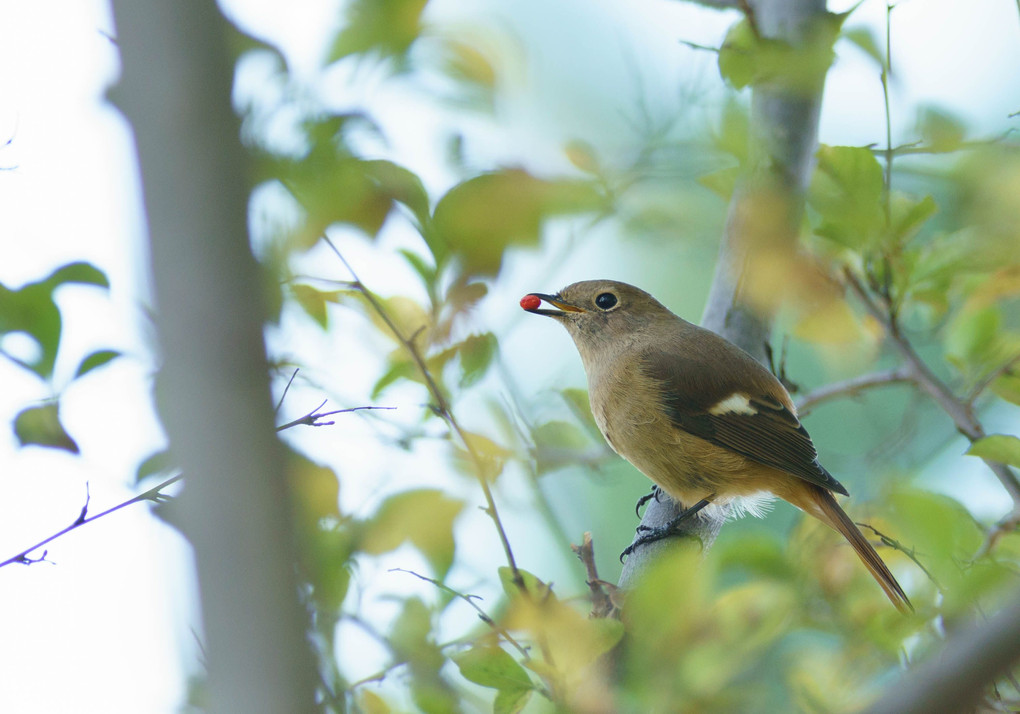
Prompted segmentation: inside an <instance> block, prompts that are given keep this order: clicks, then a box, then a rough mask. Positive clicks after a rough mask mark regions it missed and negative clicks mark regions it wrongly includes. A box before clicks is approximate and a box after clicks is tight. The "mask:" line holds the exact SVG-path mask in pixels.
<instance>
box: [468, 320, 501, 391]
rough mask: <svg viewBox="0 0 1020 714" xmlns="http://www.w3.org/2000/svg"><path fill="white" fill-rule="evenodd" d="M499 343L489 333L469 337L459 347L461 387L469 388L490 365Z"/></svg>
mask: <svg viewBox="0 0 1020 714" xmlns="http://www.w3.org/2000/svg"><path fill="white" fill-rule="evenodd" d="M498 346H499V343H498V341H497V340H496V336H495V335H494V334H492V333H491V332H486V333H485V334H482V335H471V336H470V337H468V338H467V339H466V340H464V341H463V342H462V343H461V346H460V369H461V378H460V386H461V387H470V386H471V385H472V384H474V383H475V382H477V381H478V380H479V379H480V378H481V377H482V375H484V374H485V371H486V370H487V369H488V368H489V365H490V364H492V358H493V356H494V355H495V354H496V349H497V348H498Z"/></svg>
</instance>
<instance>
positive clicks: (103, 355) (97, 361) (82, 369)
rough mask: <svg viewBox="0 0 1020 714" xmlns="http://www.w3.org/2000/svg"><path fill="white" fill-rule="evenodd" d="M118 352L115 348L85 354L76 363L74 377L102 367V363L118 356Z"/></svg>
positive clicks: (82, 375) (76, 377)
mask: <svg viewBox="0 0 1020 714" xmlns="http://www.w3.org/2000/svg"><path fill="white" fill-rule="evenodd" d="M120 354H121V353H120V352H118V351H117V350H97V351H95V352H93V353H92V354H90V355H89V356H87V357H86V358H85V359H83V360H82V361H81V364H79V365H78V369H77V370H76V371H75V373H74V378H75V379H78V378H79V377H84V376H85V375H86V374H88V373H89V372H91V371H92V370H94V369H96V368H98V367H102V366H103V365H104V364H106V363H108V362H110V361H112V360H114V359H116V358H118V357H120Z"/></svg>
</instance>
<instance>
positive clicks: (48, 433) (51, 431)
mask: <svg viewBox="0 0 1020 714" xmlns="http://www.w3.org/2000/svg"><path fill="white" fill-rule="evenodd" d="M14 434H15V435H16V436H17V437H18V442H19V443H20V444H21V445H22V446H44V447H47V448H50V449H62V450H64V451H69V452H71V453H72V454H77V453H78V444H76V443H75V441H74V439H72V438H71V436H70V435H69V434H68V433H67V432H66V431H65V430H64V427H63V425H62V424H61V423H60V415H59V407H58V405H57V403H56V402H51V403H50V404H44V405H43V406H41V407H29V408H28V409H24V410H22V411H21V413H20V414H18V416H17V417H15V418H14Z"/></svg>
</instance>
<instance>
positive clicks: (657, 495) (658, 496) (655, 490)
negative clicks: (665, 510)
mask: <svg viewBox="0 0 1020 714" xmlns="http://www.w3.org/2000/svg"><path fill="white" fill-rule="evenodd" d="M653 498H654V499H655V502H656V503H661V502H662V489H661V488H659V487H658V485H656V484H654V483H653V484H652V490H651V491H649V492H648V493H646V494H645V495H644V496H642V497H641V498H639V499H638V500H637V503H636V504H635V505H634V515H636V516H637V517H638V518H640V517H641V506H643V505H645V504H646V503H648V502H649V501H651V500H652V499H653Z"/></svg>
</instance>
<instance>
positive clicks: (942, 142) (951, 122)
mask: <svg viewBox="0 0 1020 714" xmlns="http://www.w3.org/2000/svg"><path fill="white" fill-rule="evenodd" d="M917 131H918V133H919V134H920V135H921V140H922V141H923V142H924V144H925V145H926V146H928V147H929V148H930V149H932V150H933V151H945V152H949V151H956V150H957V149H959V148H960V146H962V145H963V141H964V138H966V127H965V126H964V124H963V121H961V120H960V119H958V118H957V117H954V116H952V115H951V114H949V113H948V112H945V111H943V110H941V109H936V108H934V107H926V108H924V109H922V110H921V116H920V119H918V122H917Z"/></svg>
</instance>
